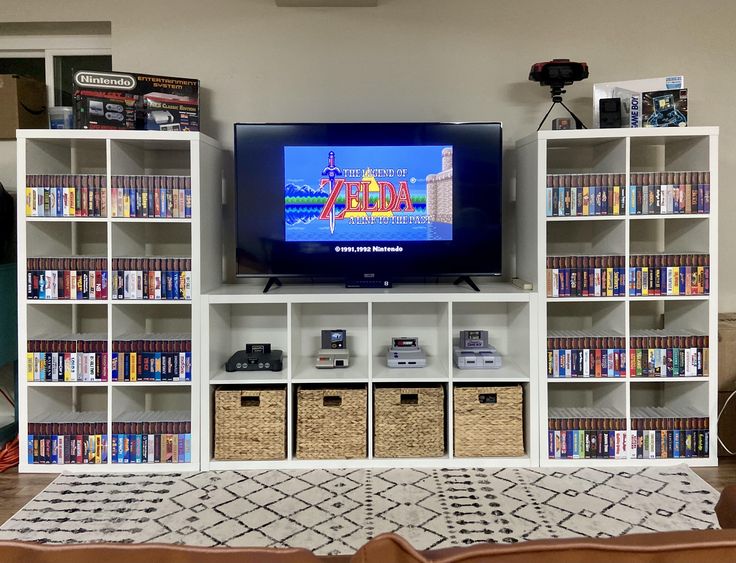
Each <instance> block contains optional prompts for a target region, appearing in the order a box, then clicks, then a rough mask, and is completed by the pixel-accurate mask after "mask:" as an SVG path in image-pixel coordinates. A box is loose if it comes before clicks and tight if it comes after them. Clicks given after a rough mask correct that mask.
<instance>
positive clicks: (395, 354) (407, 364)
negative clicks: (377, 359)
mask: <svg viewBox="0 0 736 563" xmlns="http://www.w3.org/2000/svg"><path fill="white" fill-rule="evenodd" d="M386 365H388V367H390V368H423V367H426V365H427V354H426V353H425V352H424V350H422V348H421V346H419V338H417V337H415V336H412V337H405V336H401V337H396V338H392V339H391V346H389V348H388V353H387V354H386Z"/></svg>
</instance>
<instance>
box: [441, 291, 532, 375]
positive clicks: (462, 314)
mask: <svg viewBox="0 0 736 563" xmlns="http://www.w3.org/2000/svg"><path fill="white" fill-rule="evenodd" d="M529 317H530V305H529V303H528V302H522V303H514V302H498V303H476V302H462V301H459V302H458V301H456V302H453V303H452V335H451V337H452V345H453V347H455V346H459V334H460V331H461V330H487V331H488V341H489V344H490V345H491V346H493V347H494V348H495V349H496V351H497V353H498V354H499V355H500V356H501V361H502V367H501V368H499V369H471V370H468V369H459V368H458V367H457V366H456V365H455V364H454V361H453V367H452V377H453V379H472V380H479V381H480V380H484V381H493V380H499V381H502V380H504V379H506V380H508V379H511V380H517V379H521V380H523V379H528V378H529V374H530V373H531V372H530V369H531V366H530V365H529V357H530V354H531V349H530V346H531V345H532V343H531V342H530V339H529V334H530V322H531V320H530V318H529Z"/></svg>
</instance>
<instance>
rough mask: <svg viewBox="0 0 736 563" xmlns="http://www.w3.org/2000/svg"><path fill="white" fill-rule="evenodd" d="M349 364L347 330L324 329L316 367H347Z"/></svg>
mask: <svg viewBox="0 0 736 563" xmlns="http://www.w3.org/2000/svg"><path fill="white" fill-rule="evenodd" d="M349 365H350V353H349V352H348V335H347V331H346V330H343V329H333V330H323V331H322V337H321V342H320V349H319V352H317V360H316V362H315V364H314V367H317V368H346V367H348V366H349Z"/></svg>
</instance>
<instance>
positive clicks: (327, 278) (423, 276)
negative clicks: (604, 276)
mask: <svg viewBox="0 0 736 563" xmlns="http://www.w3.org/2000/svg"><path fill="white" fill-rule="evenodd" d="M271 125H274V126H333V125H339V126H371V127H381V126H396V125H400V126H423V125H429V126H434V125H450V126H455V125H458V126H462V125H497V126H498V135H499V139H498V143H499V182H498V205H499V231H498V239H497V240H498V250H499V252H498V266H499V267H498V269H499V271H498V272H488V271H473V270H462V271H453V272H449V271H443V272H434V273H418V274H416V275H404V274H401V275H398V276H393V275H390V274H388V273H383V272H380V273H376V272H364V273H362V274H360V275H352V274H345V275H340V274H335V275H324V274H310V273H279V272H271V273H269V272H257V273H242V272H240V271H239V270H240V263H239V260H238V256H237V254H238V231H237V230H238V223H239V214H238V210H239V201H238V198H239V192H240V190H239V187H238V177H239V176H238V127H239V126H271ZM233 139H234V143H233V161H234V174H235V176H234V192H235V199H234V201H235V230H236V233H235V249H234V250H235V257H234V258H235V277H236V278H238V279H289V280H297V279H302V280H310V281H312V282H326V283H330V282H342V281H346V282H347V281H348V280H351V281H352V280H373V279H375V280H390V281H426V280H427V279H440V278H463V277H469V276H474V277H500V276H502V275H503V256H504V252H503V213H502V209H501V208H502V206H503V122H501V121H377V122H373V121H364V122H322V121H314V122H308V121H303V122H277V121H268V122H266V121H239V122H236V123H234V124H233Z"/></svg>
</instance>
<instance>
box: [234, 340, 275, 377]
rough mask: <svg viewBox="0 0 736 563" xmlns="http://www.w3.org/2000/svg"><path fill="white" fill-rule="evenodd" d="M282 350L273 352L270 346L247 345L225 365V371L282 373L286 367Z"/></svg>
mask: <svg viewBox="0 0 736 563" xmlns="http://www.w3.org/2000/svg"><path fill="white" fill-rule="evenodd" d="M282 356H283V352H282V351H281V350H271V345H270V344H246V345H245V350H238V351H237V352H235V353H234V354H233V355H232V356H231V357H230V359H229V360H228V361H227V363H226V364H225V371H281V370H282V369H283V367H284V364H283V361H282Z"/></svg>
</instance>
